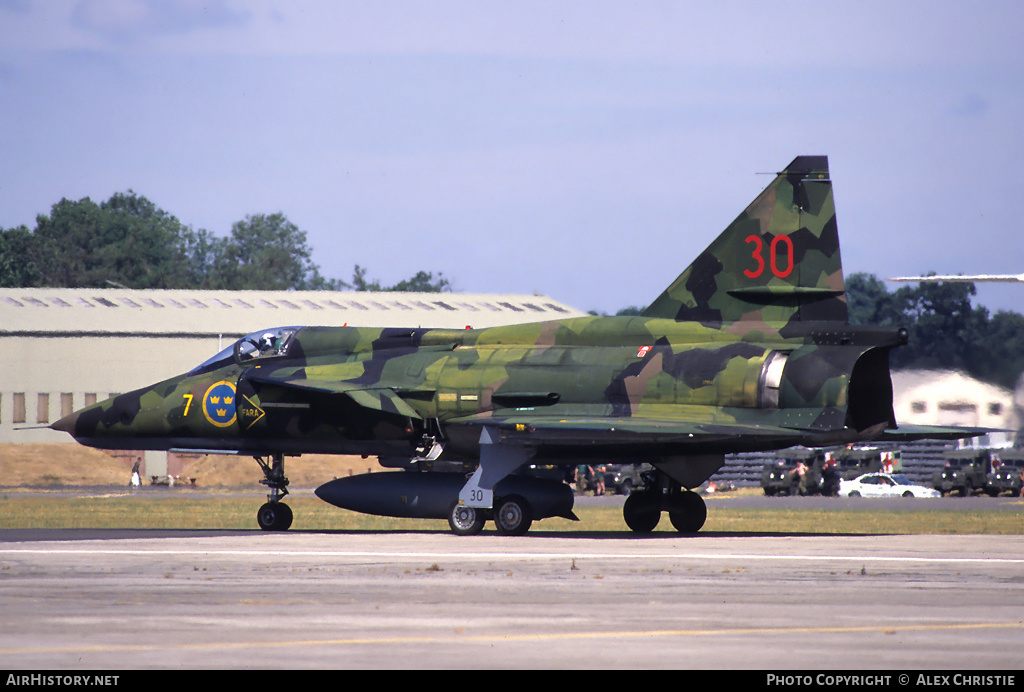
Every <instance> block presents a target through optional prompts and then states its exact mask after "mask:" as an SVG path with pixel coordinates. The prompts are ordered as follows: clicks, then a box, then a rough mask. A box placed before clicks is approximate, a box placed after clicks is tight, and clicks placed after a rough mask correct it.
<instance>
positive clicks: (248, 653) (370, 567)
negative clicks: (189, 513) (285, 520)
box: [0, 530, 1024, 673]
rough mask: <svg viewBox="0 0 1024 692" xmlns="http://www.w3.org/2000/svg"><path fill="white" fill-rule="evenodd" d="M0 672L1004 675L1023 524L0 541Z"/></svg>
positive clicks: (1020, 590)
mask: <svg viewBox="0 0 1024 692" xmlns="http://www.w3.org/2000/svg"><path fill="white" fill-rule="evenodd" d="M0 613H2V622H3V627H2V628H0V667H2V668H6V669H8V670H11V669H17V670H33V669H36V670H38V669H146V668H161V669H177V668H181V669H202V668H218V669H219V668H234V669H240V668H272V669H280V668H335V669H338V668H345V669H349V668H388V669H394V668H425V669H436V668H459V669H471V668H513V669H536V668H576V669H594V668H601V669H603V668H612V669H635V668H698V669H721V670H735V669H760V670H768V671H780V670H793V669H818V670H824V671H837V670H849V669H871V670H883V669H884V670H885V671H890V672H893V673H898V672H900V671H902V670H906V671H908V672H909V671H917V670H937V669H942V670H947V669H981V668H986V669H1001V670H1019V669H1020V667H1021V662H1022V661H1024V658H1022V655H1024V654H1022V652H1024V536H838V537H837V536H806V535H794V536H778V535H770V536H769V535H756V534H751V535H724V534H717V535H716V534H713V533H711V534H702V535H699V536H697V537H690V538H685V537H677V536H673V535H672V534H665V535H664V536H661V535H657V537H653V538H634V537H632V536H631V535H629V534H626V533H623V534H622V535H621V536H620V535H618V534H613V535H611V534H601V535H593V534H590V535H588V534H586V533H583V534H580V535H579V536H577V535H574V534H569V535H566V534H552V533H549V534H545V533H544V532H543V531H542V530H536V531H535V532H531V533H530V534H528V535H527V536H523V537H514V538H513V537H502V536H498V535H496V534H494V533H493V532H488V531H485V533H484V534H482V535H479V536H474V537H463V538H460V537H456V536H453V535H451V534H449V533H447V532H443V531H423V532H395V533H391V532H386V533H362V532H360V533H334V532H318V533H302V532H298V533H292V532H289V533H288V534H267V533H262V532H259V531H229V532H224V531H143V530H4V531H0Z"/></svg>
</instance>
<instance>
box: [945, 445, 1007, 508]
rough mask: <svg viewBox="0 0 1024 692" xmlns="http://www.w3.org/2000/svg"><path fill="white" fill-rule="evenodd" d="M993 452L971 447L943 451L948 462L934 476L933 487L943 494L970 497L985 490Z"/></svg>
mask: <svg viewBox="0 0 1024 692" xmlns="http://www.w3.org/2000/svg"><path fill="white" fill-rule="evenodd" d="M992 452H993V450H991V449H976V448H971V447H965V448H963V449H951V450H947V451H945V452H943V453H942V457H943V459H945V460H946V464H945V465H944V466H943V467H942V468H941V469H939V470H938V471H936V472H935V474H934V475H933V476H932V487H933V488H935V489H936V490H938V491H939V492H940V493H941V494H942V495H943V496H945V495H947V494H951V493H956V494H958V495H960V496H961V497H970V496H971V495H973V494H974V493H975V492H981V491H983V490H984V489H985V484H986V483H987V481H988V473H989V471H990V470H991V468H992Z"/></svg>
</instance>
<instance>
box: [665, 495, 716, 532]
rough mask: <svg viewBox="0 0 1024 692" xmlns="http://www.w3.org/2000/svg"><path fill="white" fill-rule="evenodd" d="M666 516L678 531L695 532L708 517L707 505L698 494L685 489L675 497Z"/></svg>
mask: <svg viewBox="0 0 1024 692" xmlns="http://www.w3.org/2000/svg"><path fill="white" fill-rule="evenodd" d="M673 505H674V506H673V507H672V509H670V510H669V513H668V518H669V521H671V522H672V526H674V527H675V529H676V531H678V532H679V533H697V532H698V531H700V530H701V527H703V526H704V522H705V521H707V518H708V507H707V505H705V504H704V500H703V498H701V496H700V495H698V494H697V493H695V492H693V491H692V490H687V491H685V492H683V493H680V494H679V495H678V496H676V497H675V500H674V502H673Z"/></svg>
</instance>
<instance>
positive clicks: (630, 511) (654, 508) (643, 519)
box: [622, 490, 661, 533]
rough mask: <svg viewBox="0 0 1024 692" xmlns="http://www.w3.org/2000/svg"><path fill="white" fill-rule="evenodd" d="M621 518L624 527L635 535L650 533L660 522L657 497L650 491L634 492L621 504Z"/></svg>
mask: <svg viewBox="0 0 1024 692" xmlns="http://www.w3.org/2000/svg"><path fill="white" fill-rule="evenodd" d="M622 518H623V519H625V520H626V526H628V527H629V528H630V530H632V531H634V532H636V533H650V532H651V531H654V527H656V526H657V525H658V522H659V521H661V508H660V507H659V506H658V496H657V494H656V493H654V492H651V491H650V490H641V491H637V492H634V493H632V494H630V495H629V496H627V497H626V501H625V502H624V503H623V504H622Z"/></svg>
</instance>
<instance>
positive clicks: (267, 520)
mask: <svg viewBox="0 0 1024 692" xmlns="http://www.w3.org/2000/svg"><path fill="white" fill-rule="evenodd" d="M256 463H257V464H259V465H260V468H261V469H263V476H264V478H263V480H261V481H260V483H262V484H263V485H265V486H267V487H268V488H270V494H269V495H267V503H266V504H265V505H263V506H262V507H260V509H259V511H258V512H256V522H257V523H258V524H259V525H260V528H261V529H263V530H264V531H287V530H288V529H289V528H290V527H291V525H292V508H291V507H289V506H288V505H286V504H284V503H283V502H281V498H283V497H284V496H285V495H287V494H288V479H287V478H286V477H285V475H284V454H282V453H280V452H276V453H274V454H273V456H272V457H271V459H270V462H269V463H268V462H267V460H266V459H264V458H263V457H256Z"/></svg>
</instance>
